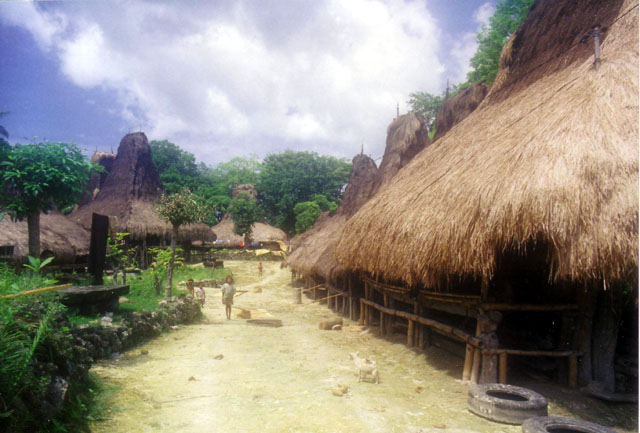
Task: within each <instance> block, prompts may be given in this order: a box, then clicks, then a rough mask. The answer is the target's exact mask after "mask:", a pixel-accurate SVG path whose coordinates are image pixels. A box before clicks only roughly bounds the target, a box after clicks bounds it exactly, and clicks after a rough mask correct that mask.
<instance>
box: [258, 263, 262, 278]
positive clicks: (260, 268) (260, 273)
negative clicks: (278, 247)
mask: <svg viewBox="0 0 640 433" xmlns="http://www.w3.org/2000/svg"><path fill="white" fill-rule="evenodd" d="M258 274H259V276H260V277H262V262H260V263H258Z"/></svg>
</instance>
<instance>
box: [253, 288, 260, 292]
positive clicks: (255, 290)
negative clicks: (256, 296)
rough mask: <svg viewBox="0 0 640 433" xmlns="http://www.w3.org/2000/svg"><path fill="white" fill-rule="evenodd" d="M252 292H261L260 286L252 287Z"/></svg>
mask: <svg viewBox="0 0 640 433" xmlns="http://www.w3.org/2000/svg"><path fill="white" fill-rule="evenodd" d="M253 293H262V289H261V288H260V287H257V288H255V289H253Z"/></svg>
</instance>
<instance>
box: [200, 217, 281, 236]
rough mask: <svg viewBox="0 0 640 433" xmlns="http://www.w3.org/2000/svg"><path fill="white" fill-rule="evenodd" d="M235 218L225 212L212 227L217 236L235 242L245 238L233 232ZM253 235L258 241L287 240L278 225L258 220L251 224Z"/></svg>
mask: <svg viewBox="0 0 640 433" xmlns="http://www.w3.org/2000/svg"><path fill="white" fill-rule="evenodd" d="M233 227H234V224H233V220H232V219H231V215H229V214H225V215H224V216H223V217H222V220H221V221H220V222H219V223H218V224H216V225H215V226H213V227H211V229H210V230H211V231H212V232H213V233H215V236H216V237H217V239H219V240H229V241H231V242H233V243H238V242H241V241H243V240H244V238H243V237H242V236H240V235H237V234H235V233H234V232H233ZM251 229H252V235H251V238H252V239H253V240H254V241H256V242H266V241H286V240H287V234H286V233H285V232H284V231H282V230H280V229H279V228H277V227H274V226H271V225H269V224H267V223H263V222H257V223H254V224H253V226H251Z"/></svg>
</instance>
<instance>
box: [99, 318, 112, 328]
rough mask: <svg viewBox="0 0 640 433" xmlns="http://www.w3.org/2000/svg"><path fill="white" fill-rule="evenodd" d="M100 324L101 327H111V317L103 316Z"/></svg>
mask: <svg viewBox="0 0 640 433" xmlns="http://www.w3.org/2000/svg"><path fill="white" fill-rule="evenodd" d="M100 324H101V325H102V326H111V325H113V319H112V318H111V317H108V316H104V317H103V318H102V319H101V320H100Z"/></svg>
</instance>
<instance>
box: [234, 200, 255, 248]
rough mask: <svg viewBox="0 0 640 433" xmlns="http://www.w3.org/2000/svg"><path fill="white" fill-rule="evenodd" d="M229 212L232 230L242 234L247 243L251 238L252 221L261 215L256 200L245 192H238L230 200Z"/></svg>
mask: <svg viewBox="0 0 640 433" xmlns="http://www.w3.org/2000/svg"><path fill="white" fill-rule="evenodd" d="M229 214H231V219H232V220H233V232H234V233H235V234H237V235H241V236H244V243H245V245H247V244H248V243H249V242H250V240H251V234H252V226H253V223H255V222H256V221H259V220H260V217H261V216H262V211H261V209H260V206H259V205H258V201H257V200H256V199H254V198H251V197H249V195H248V194H246V193H240V194H238V196H237V197H236V198H234V199H233V200H231V204H230V205H229Z"/></svg>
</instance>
